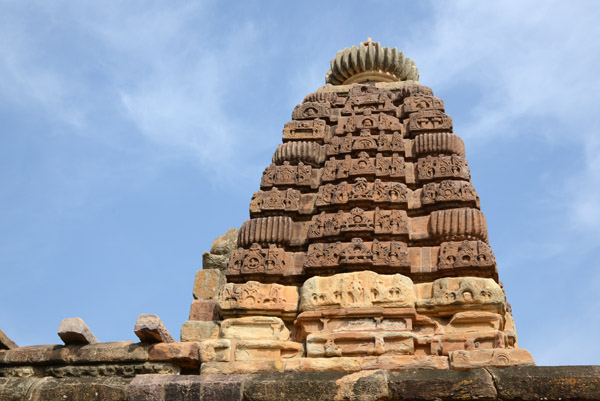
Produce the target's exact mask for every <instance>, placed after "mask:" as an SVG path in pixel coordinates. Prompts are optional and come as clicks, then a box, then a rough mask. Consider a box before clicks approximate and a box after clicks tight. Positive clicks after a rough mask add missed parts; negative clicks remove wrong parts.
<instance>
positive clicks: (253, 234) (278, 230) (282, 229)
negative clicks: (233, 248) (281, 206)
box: [238, 216, 293, 248]
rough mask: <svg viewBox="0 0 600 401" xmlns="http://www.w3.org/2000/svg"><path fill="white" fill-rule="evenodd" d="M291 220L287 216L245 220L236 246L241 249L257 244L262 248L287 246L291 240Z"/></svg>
mask: <svg viewBox="0 0 600 401" xmlns="http://www.w3.org/2000/svg"><path fill="white" fill-rule="evenodd" d="M292 224H293V223H292V219H291V218H290V217H287V216H268V217H259V218H256V219H250V220H246V221H245V222H244V224H242V227H241V228H240V231H239V234H238V244H239V246H241V247H243V248H247V247H249V246H250V245H252V244H254V243H257V244H259V245H262V246H268V245H269V244H278V245H281V246H286V245H289V243H290V241H291V239H292Z"/></svg>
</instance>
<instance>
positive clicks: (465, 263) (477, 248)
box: [438, 241, 496, 269]
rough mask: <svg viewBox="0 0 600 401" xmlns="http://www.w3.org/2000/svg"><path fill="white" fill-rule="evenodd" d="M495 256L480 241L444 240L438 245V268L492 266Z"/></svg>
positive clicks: (494, 263) (488, 247)
mask: <svg viewBox="0 0 600 401" xmlns="http://www.w3.org/2000/svg"><path fill="white" fill-rule="evenodd" d="M494 266H496V258H495V257H494V253H493V252H492V249H491V248H490V246H489V245H488V244H486V243H485V242H482V241H462V242H444V243H442V245H441V246H440V262H439V264H438V267H439V268H440V269H453V268H458V267H494Z"/></svg>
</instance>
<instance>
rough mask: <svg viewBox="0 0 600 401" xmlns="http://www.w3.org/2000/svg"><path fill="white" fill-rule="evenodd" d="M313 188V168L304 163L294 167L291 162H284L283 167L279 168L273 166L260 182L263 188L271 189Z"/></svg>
mask: <svg viewBox="0 0 600 401" xmlns="http://www.w3.org/2000/svg"><path fill="white" fill-rule="evenodd" d="M289 185H292V186H299V187H305V186H311V185H312V167H311V166H307V165H305V164H304V163H302V162H299V163H298V165H296V166H292V165H291V164H290V163H289V162H283V165H281V166H277V165H275V164H271V165H270V166H269V167H267V168H266V169H265V171H264V172H263V176H262V179H261V180H260V187H261V188H270V187H272V186H289Z"/></svg>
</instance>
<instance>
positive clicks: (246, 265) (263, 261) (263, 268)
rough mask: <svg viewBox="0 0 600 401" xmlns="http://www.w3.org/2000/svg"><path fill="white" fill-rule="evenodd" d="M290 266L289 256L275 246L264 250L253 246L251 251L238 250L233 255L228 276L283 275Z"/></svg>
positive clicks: (230, 259) (258, 246)
mask: <svg viewBox="0 0 600 401" xmlns="http://www.w3.org/2000/svg"><path fill="white" fill-rule="evenodd" d="M289 265H290V258H289V255H288V254H286V252H285V250H283V249H282V248H277V247H276V246H275V245H274V244H271V245H269V247H268V248H264V249H263V248H262V247H261V246H260V245H258V244H256V243H255V244H252V246H250V249H243V248H240V249H236V250H234V251H233V252H232V253H231V257H230V258H229V264H228V266H227V275H228V276H231V275H240V274H242V275H246V274H247V275H253V274H254V275H256V274H261V275H263V274H264V275H282V274H283V273H284V271H285V270H286V268H287V267H288V266H289Z"/></svg>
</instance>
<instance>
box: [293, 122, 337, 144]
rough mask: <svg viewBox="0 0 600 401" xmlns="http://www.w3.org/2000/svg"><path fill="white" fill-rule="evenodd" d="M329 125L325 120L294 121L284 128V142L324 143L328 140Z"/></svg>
mask: <svg viewBox="0 0 600 401" xmlns="http://www.w3.org/2000/svg"><path fill="white" fill-rule="evenodd" d="M328 129H329V128H328V127H327V124H326V123H325V121H324V120H321V119H316V120H292V121H290V122H287V123H286V124H285V125H284V126H283V140H284V141H303V140H313V141H317V142H320V143H322V142H324V141H325V140H326V139H327V136H328V135H327V132H328Z"/></svg>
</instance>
